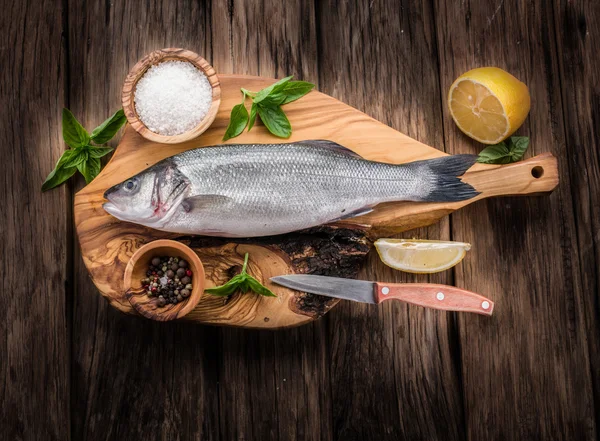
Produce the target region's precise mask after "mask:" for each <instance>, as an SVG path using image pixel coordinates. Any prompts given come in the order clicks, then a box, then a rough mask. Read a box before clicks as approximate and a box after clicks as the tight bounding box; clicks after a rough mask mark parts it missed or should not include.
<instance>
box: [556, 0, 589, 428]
mask: <svg viewBox="0 0 600 441" xmlns="http://www.w3.org/2000/svg"><path fill="white" fill-rule="evenodd" d="M554 16H555V17H556V22H555V33H556V38H557V48H558V54H559V56H558V63H559V67H560V82H561V89H562V95H561V97H562V106H563V107H562V109H563V114H564V116H565V147H566V158H567V160H568V167H569V171H570V173H569V176H570V183H571V197H572V210H573V216H574V218H575V228H576V238H577V239H576V243H574V244H573V245H574V249H573V253H577V254H578V263H577V261H575V262H573V267H574V268H573V269H574V270H577V269H579V273H580V275H581V291H579V292H578V294H580V301H581V303H582V306H583V315H584V316H585V323H586V329H585V335H587V337H588V338H587V339H586V343H587V345H588V354H589V371H590V373H591V377H592V387H593V392H594V403H595V417H596V418H595V422H596V424H595V426H596V436H600V435H599V434H600V405H599V404H600V151H599V146H600V72H599V71H598V58H597V57H596V56H595V55H594V54H597V53H598V51H599V50H600V35H598V33H597V32H593V29H594V28H596V27H597V23H598V22H599V21H600V4H599V3H597V2H565V1H555V2H554ZM568 208H569V207H568V206H566V207H565V210H568ZM567 212H569V211H567Z"/></svg>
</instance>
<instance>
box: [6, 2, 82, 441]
mask: <svg viewBox="0 0 600 441" xmlns="http://www.w3.org/2000/svg"><path fill="white" fill-rule="evenodd" d="M62 27H63V20H62V10H61V7H60V4H59V5H58V7H57V5H56V2H52V1H23V2H19V3H11V2H4V4H3V5H2V13H1V14H0V29H1V30H2V38H3V42H2V44H1V45H0V55H1V58H2V69H0V103H2V105H1V106H0V152H1V156H2V160H3V170H2V174H1V175H2V176H1V177H0V182H2V192H1V196H0V268H2V281H1V282H0V287H1V289H0V311H1V312H0V335H1V337H0V377H1V378H2V379H1V380H0V384H1V385H0V439H3V440H4V439H6V440H39V439H47V440H68V439H69V369H68V363H69V343H68V323H67V321H68V309H69V307H68V303H69V301H68V297H69V291H70V286H69V284H68V278H69V273H70V257H69V244H70V241H71V236H70V235H71V220H70V214H69V213H70V208H69V207H70V203H71V200H70V199H71V198H70V191H69V189H68V188H66V187H63V188H61V189H58V190H54V191H52V192H49V193H45V194H42V192H41V185H42V182H43V181H44V178H45V177H46V175H47V174H48V173H50V171H52V168H53V167H54V164H55V163H56V161H57V160H58V158H59V157H60V155H61V154H62V152H63V150H64V148H65V145H64V143H63V141H62V136H61V132H60V126H61V124H60V115H61V108H62V107H63V105H64V96H65V93H64V84H65V66H66V58H65V47H64V41H63V40H62V37H61V29H62ZM50 409H51V410H50Z"/></svg>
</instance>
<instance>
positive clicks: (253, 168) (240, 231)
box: [161, 142, 430, 237]
mask: <svg viewBox="0 0 600 441" xmlns="http://www.w3.org/2000/svg"><path fill="white" fill-rule="evenodd" d="M172 160H173V162H174V163H175V164H176V165H177V167H178V168H179V170H180V171H181V172H182V173H183V174H184V175H185V176H186V177H187V178H188V179H189V180H190V183H191V188H190V190H189V194H188V197H190V198H192V199H191V200H193V201H194V203H193V209H192V210H190V211H189V212H188V211H186V210H184V209H183V207H182V208H180V209H179V210H178V211H177V212H176V213H175V214H174V215H173V217H172V218H171V219H170V220H169V222H168V223H167V224H166V225H164V226H163V228H161V229H165V230H167V231H176V232H180V233H195V234H207V235H220V236H239V237H250V236H263V235H273V234H280V233H285V232H289V231H294V230H299V229H303V228H308V227H312V226H315V225H320V224H324V223H327V222H331V221H333V220H335V219H338V218H340V217H344V216H348V215H350V214H351V213H353V212H357V211H360V210H364V209H366V208H368V207H370V206H373V205H376V204H378V203H381V202H386V201H397V200H421V199H422V198H423V197H425V196H427V195H428V194H429V191H430V190H429V186H430V182H429V180H428V179H424V177H423V175H422V173H419V169H418V168H415V167H411V166H397V165H390V164H383V163H376V162H371V161H366V160H364V159H361V158H359V157H355V156H352V155H350V154H348V153H345V152H343V151H340V150H337V149H331V148H323V147H322V146H320V147H315V146H314V145H310V144H303V143H301V142H300V143H294V144H250V145H248V144H244V145H227V146H223V147H209V148H201V149H195V150H191V151H187V152H184V153H181V154H179V155H176V156H174V157H173V158H172ZM419 175H421V176H419ZM215 196H217V197H215Z"/></svg>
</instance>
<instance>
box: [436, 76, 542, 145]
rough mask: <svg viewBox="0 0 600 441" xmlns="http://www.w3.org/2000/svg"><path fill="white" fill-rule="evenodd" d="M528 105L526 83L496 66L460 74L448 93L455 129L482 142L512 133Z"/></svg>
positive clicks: (521, 120)
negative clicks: (456, 127)
mask: <svg viewBox="0 0 600 441" xmlns="http://www.w3.org/2000/svg"><path fill="white" fill-rule="evenodd" d="M530 105H531V99H530V97H529V89H528V88H527V86H526V85H525V84H524V83H522V82H520V81H519V80H518V79H516V78H515V77H513V76H512V75H511V74H509V73H508V72H506V71H504V70H502V69H500V68H497V67H480V68H477V69H473V70H470V71H468V72H466V73H464V74H462V75H461V76H460V77H458V78H457V79H456V81H454V83H453V84H452V86H450V91H449V92H448V107H449V109H450V115H452V118H453V119H454V122H455V123H456V125H457V126H458V128H459V129H460V130H462V131H463V132H464V133H465V134H466V135H467V136H470V137H471V138H473V139H475V140H477V141H479V142H482V143H484V144H497V143H499V142H500V141H503V140H505V139H506V138H508V137H509V136H510V135H512V134H513V133H514V132H515V131H516V130H517V129H518V128H519V127H521V125H522V124H523V121H525V118H527V115H528V114H529V108H530Z"/></svg>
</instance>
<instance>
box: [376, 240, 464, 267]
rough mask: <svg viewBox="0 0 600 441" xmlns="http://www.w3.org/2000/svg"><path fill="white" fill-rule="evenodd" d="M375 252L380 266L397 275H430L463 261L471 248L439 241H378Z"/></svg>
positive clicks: (461, 243)
mask: <svg viewBox="0 0 600 441" xmlns="http://www.w3.org/2000/svg"><path fill="white" fill-rule="evenodd" d="M375 248H376V249H377V252H378V253H379V257H380V258H381V260H382V262H383V263H385V264H386V265H387V266H390V267H392V268H394V269H397V270H400V271H406V272H408V273H417V274H431V273H438V272H440V271H444V270H447V269H449V268H452V267H453V266H454V265H456V264H457V263H458V262H460V261H461V260H463V258H464V257H465V254H466V253H467V251H469V250H470V249H471V244H468V243H464V242H450V241H442V240H406V239H379V240H377V241H375Z"/></svg>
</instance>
